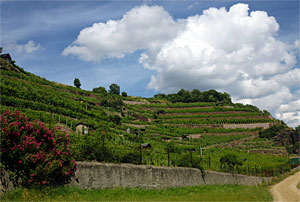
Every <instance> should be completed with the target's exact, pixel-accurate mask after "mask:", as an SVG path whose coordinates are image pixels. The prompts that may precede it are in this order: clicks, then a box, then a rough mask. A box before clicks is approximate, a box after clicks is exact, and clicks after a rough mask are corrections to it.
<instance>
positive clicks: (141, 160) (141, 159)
mask: <svg viewBox="0 0 300 202" xmlns="http://www.w3.org/2000/svg"><path fill="white" fill-rule="evenodd" d="M142 163H143V156H142V144H141V143H140V164H142Z"/></svg>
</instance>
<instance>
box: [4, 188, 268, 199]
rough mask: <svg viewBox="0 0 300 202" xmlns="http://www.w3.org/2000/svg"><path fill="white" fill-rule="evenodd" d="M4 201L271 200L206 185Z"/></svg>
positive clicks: (30, 193)
mask: <svg viewBox="0 0 300 202" xmlns="http://www.w3.org/2000/svg"><path fill="white" fill-rule="evenodd" d="M1 201H272V196H271V194H270V193H269V192H268V190H267V187H263V186H259V187H254V186H241V185H205V186H193V187H183V188H169V189H161V190H154V189H150V190H149V189H148V190H147V189H140V188H113V189H99V190H83V189H79V188H74V187H59V188H45V189H42V190H39V189H16V190H14V191H12V192H9V193H7V194H5V195H4V196H3V197H2V199H1Z"/></svg>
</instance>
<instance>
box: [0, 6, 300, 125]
mask: <svg viewBox="0 0 300 202" xmlns="http://www.w3.org/2000/svg"><path fill="white" fill-rule="evenodd" d="M0 6H1V18H0V23H1V29H0V37H1V38H0V46H1V47H3V53H7V52H8V53H10V54H11V56H12V58H13V59H14V60H15V61H16V64H17V65H19V66H21V67H22V68H24V69H25V70H26V71H29V72H31V73H34V74H37V75H39V76H41V77H44V78H46V79H48V80H51V81H56V82H60V83H64V84H68V85H73V81H74V79H75V78H79V79H80V81H81V84H82V86H81V88H82V89H86V90H92V89H93V88H95V87H99V86H104V87H105V88H106V89H108V88H109V85H110V84H112V83H116V84H118V85H119V86H120V87H121V91H125V92H127V93H128V94H129V95H132V96H142V97H151V96H153V95H154V94H157V93H174V92H177V91H178V90H180V89H182V88H184V89H188V90H193V89H199V90H201V91H204V90H209V89H216V90H218V91H220V92H228V93H229V94H230V95H231V98H232V100H233V101H234V102H240V103H244V104H252V105H255V106H258V107H259V108H260V109H261V110H264V109H265V110H268V111H269V112H271V114H272V115H273V117H275V118H277V119H281V120H284V121H285V122H286V123H287V124H288V125H289V126H291V127H295V126H298V125H300V67H299V47H300V41H299V32H300V31H299V24H300V22H299V19H300V18H299V9H300V7H299V6H300V5H299V1H298V0H272V1H271V0H268V1H263V0H252V1H236V0H231V1H225V0H218V1H213V0H206V1H192V0H173V1H172V0H168V1H167V0H165V1H153V0H152V1H151V0H148V1H126V0H123V1H121V0H120V1H115V0H111V1H100V0H93V1H78V0H67V1H58V0H51V1H42V0H35V1H34V0H33V1H22V0H1V3H0Z"/></svg>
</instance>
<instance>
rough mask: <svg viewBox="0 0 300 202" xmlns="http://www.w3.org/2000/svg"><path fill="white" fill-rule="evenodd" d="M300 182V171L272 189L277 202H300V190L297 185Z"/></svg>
mask: <svg viewBox="0 0 300 202" xmlns="http://www.w3.org/2000/svg"><path fill="white" fill-rule="evenodd" d="M299 182H300V171H298V172H297V173H295V174H294V175H292V176H289V177H288V178H286V179H284V180H283V181H281V182H279V183H278V184H275V185H274V186H272V188H271V190H270V191H271V193H272V195H273V198H274V201H275V202H279V201H280V202H294V201H295V202H300V190H299V189H298V188H297V184H298V183H299Z"/></svg>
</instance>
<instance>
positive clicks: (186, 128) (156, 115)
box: [0, 58, 288, 175]
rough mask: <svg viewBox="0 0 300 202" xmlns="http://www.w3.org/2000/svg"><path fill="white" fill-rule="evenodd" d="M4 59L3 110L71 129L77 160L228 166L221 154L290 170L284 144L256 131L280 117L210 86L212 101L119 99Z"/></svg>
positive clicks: (264, 169) (260, 168) (241, 169)
mask: <svg viewBox="0 0 300 202" xmlns="http://www.w3.org/2000/svg"><path fill="white" fill-rule="evenodd" d="M0 64H1V67H2V68H1V70H0V73H1V74H0V75H1V83H0V91H1V94H0V99H1V109H0V111H1V112H3V111H5V110H7V109H8V110H18V111H20V112H23V113H25V114H26V116H27V117H29V118H31V119H32V120H39V121H43V122H45V123H47V124H48V126H49V127H57V126H59V127H61V128H62V129H63V130H66V131H67V132H68V133H70V135H71V137H72V139H71V143H72V147H73V149H74V155H75V157H76V159H77V160H97V161H107V162H124V163H137V164H140V163H143V164H151V165H164V166H167V165H169V166H193V167H199V168H200V167H201V169H202V168H204V169H212V170H220V171H229V168H228V166H226V165H225V164H221V163H220V158H221V157H222V156H224V155H227V154H234V155H237V156H238V158H239V160H240V161H242V163H241V165H240V166H237V167H235V169H234V171H231V172H238V173H243V174H250V175H251V174H252V175H258V174H260V175H273V174H275V173H276V172H284V171H285V170H286V169H288V164H287V160H286V156H285V155H286V150H285V148H284V147H282V146H280V145H278V144H276V143H274V141H272V140H269V139H266V138H259V136H258V132H259V131H260V130H261V128H268V127H269V126H271V125H273V124H280V123H281V122H280V121H277V120H274V119H273V118H272V117H271V116H270V115H269V113H268V112H266V111H263V112H262V111H260V110H259V109H258V108H256V107H254V106H250V105H242V104H233V103H231V101H230V96H229V95H228V94H225V93H224V94H221V93H218V92H216V91H208V92H204V93H203V95H206V94H207V95H208V97H209V100H207V101H205V102H199V101H198V102H197V100H190V101H189V103H183V102H179V101H181V100H180V99H178V97H176V95H172V96H170V98H168V97H166V96H165V97H164V96H156V97H154V98H140V97H130V96H128V97H122V96H119V95H112V94H109V93H107V92H101V93H95V92H93V91H86V90H81V89H79V88H75V87H71V86H67V85H64V84H59V83H56V82H51V81H47V80H46V79H43V78H40V77H39V76H36V75H33V74H31V73H29V72H26V71H24V70H23V69H22V68H20V67H18V66H16V65H14V64H12V63H9V62H7V61H5V60H3V59H1V58H0ZM3 67H4V68H3ZM199 93H200V92H199ZM199 93H198V94H199ZM209 93H213V94H212V95H209ZM214 95H215V96H214ZM222 96H223V97H222ZM202 98H203V99H204V100H206V96H202ZM202 98H201V99H202ZM183 101H184V100H183ZM78 133H79V134H82V135H79V134H78ZM261 153H263V155H262V154H261ZM275 168H276V169H277V170H275V171H274V169H275Z"/></svg>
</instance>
